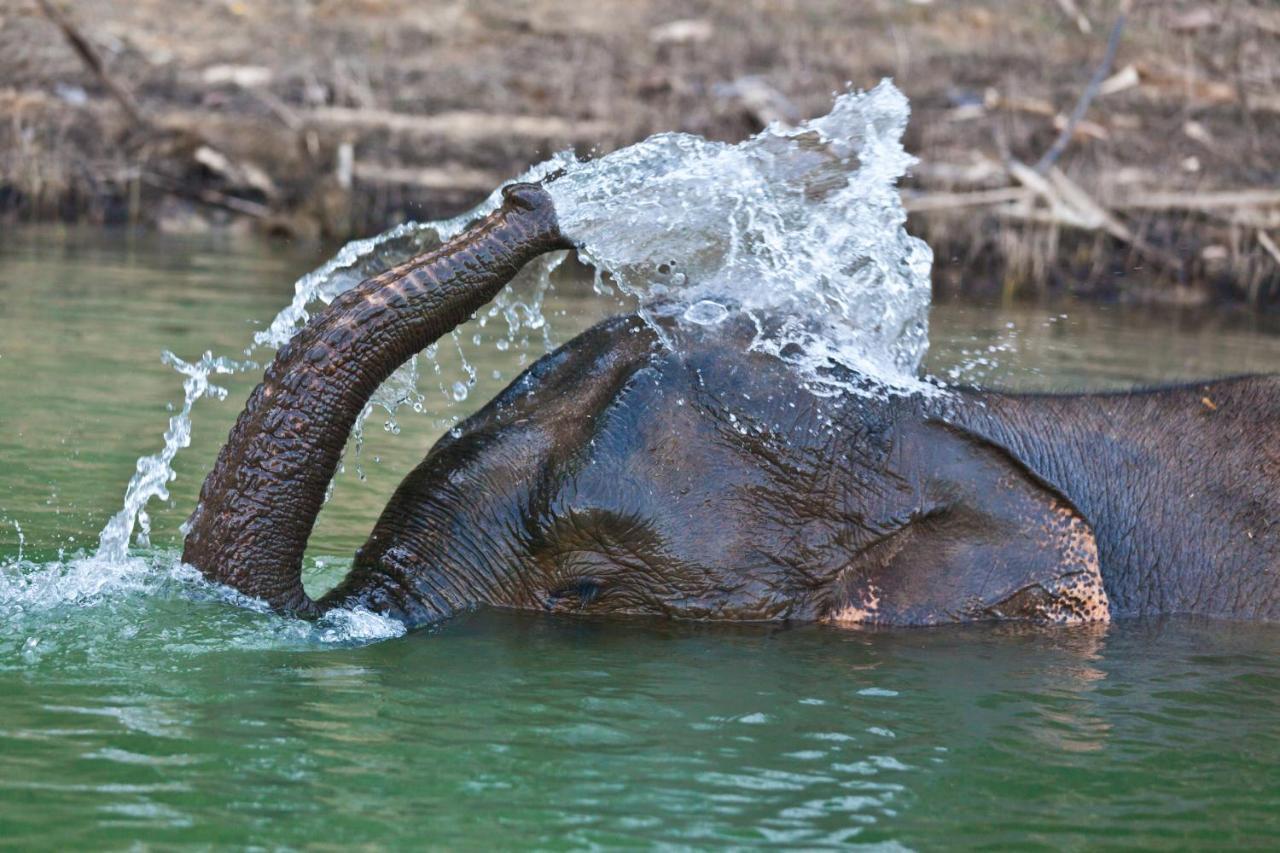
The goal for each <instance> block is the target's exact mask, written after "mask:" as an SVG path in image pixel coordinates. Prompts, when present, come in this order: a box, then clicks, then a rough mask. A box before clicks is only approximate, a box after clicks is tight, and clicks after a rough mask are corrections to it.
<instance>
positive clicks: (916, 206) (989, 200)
mask: <svg viewBox="0 0 1280 853" xmlns="http://www.w3.org/2000/svg"><path fill="white" fill-rule="evenodd" d="M1029 195H1030V194H1029V192H1028V190H1027V189H1026V188H1024V187H1000V188H998V189H993V190H975V191H973V192H967V193H921V194H920V195H912V196H907V197H906V198H904V199H903V200H902V202H903V206H904V207H905V208H906V209H907V212H908V213H929V212H934V211H940V210H960V209H964V208H970V207H990V206H991V205H995V204H1007V203H1009V202H1011V201H1025V200H1027V199H1028V198H1029Z"/></svg>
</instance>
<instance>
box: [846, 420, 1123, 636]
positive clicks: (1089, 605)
mask: <svg viewBox="0 0 1280 853" xmlns="http://www.w3.org/2000/svg"><path fill="white" fill-rule="evenodd" d="M896 452H897V454H898V456H899V459H900V460H901V463H900V464H902V465H903V467H904V468H905V469H907V470H908V471H909V472H912V473H910V474H909V475H908V478H907V479H908V481H909V482H910V483H911V484H912V486H913V496H914V497H915V498H916V505H915V506H914V507H913V508H912V510H911V511H910V512H908V513H906V514H905V515H906V517H907V521H906V522H905V523H903V524H902V525H901V526H899V527H897V528H896V529H894V530H891V531H890V532H888V533H887V534H886V535H884V536H883V537H881V538H880V539H879V540H878V541H877V542H876V543H875V544H873V545H872V546H870V547H869V548H867V549H865V550H863V551H862V552H861V553H859V554H858V556H857V558H856V559H855V560H854V561H853V562H851V563H850V565H848V566H847V567H845V568H844V569H843V570H841V572H840V573H839V575H838V576H837V577H836V579H835V581H834V582H833V583H832V585H831V588H830V595H829V598H828V601H827V606H826V608H825V610H826V618H827V621H830V622H833V623H840V624H880V625H935V624H941V623H946V622H963V621H974V620H988V619H1022V620H1032V621H1037V622H1043V623H1058V624H1070V623H1080V622H1098V621H1107V620H1108V619H1109V607H1108V601H1107V594H1106V591H1105V589H1104V588H1103V583H1102V575H1101V572H1100V571H1099V564H1098V546H1097V542H1096V541H1095V539H1094V535H1093V530H1092V529H1091V528H1090V526H1089V524H1088V523H1087V522H1086V521H1085V519H1084V518H1083V517H1081V515H1080V513H1079V512H1078V511H1077V510H1076V509H1075V508H1074V507H1073V506H1072V505H1071V504H1070V502H1068V501H1067V499H1066V498H1065V497H1063V496H1062V495H1060V494H1059V493H1057V492H1056V491H1055V490H1054V489H1053V488H1052V487H1050V486H1048V485H1047V484H1045V483H1043V482H1042V481H1040V480H1039V479H1038V478H1036V477H1035V476H1034V475H1033V474H1031V473H1030V472H1029V471H1028V470H1027V469H1026V468H1025V467H1024V466H1023V465H1022V464H1021V463H1019V462H1018V461H1017V460H1016V459H1014V458H1013V457H1011V456H1010V455H1009V454H1008V453H1007V452H1006V451H1005V450H1003V449H1002V448H999V447H996V446H995V445H992V444H990V443H988V442H986V441H985V440H983V439H981V438H980V437H977V436H973V435H970V434H967V433H963V432H960V431H958V430H955V429H954V428H952V427H950V426H947V425H943V424H936V423H929V424H924V425H921V426H915V427H911V428H910V429H909V430H908V432H907V434H906V435H901V436H899V437H898V441H897V448H896Z"/></svg>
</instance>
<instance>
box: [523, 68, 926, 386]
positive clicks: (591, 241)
mask: <svg viewBox="0 0 1280 853" xmlns="http://www.w3.org/2000/svg"><path fill="white" fill-rule="evenodd" d="M908 114H909V108H908V104H907V99H906V97H905V96H904V95H903V94H902V93H901V92H900V91H898V89H897V88H895V87H894V86H893V84H892V83H891V82H889V81H885V82H883V83H881V84H880V85H879V86H877V87H876V88H875V89H874V90H872V91H870V92H867V93H865V94H853V93H849V94H844V95H841V96H839V97H838V98H836V101H835V104H834V106H833V107H832V110H831V112H830V113H828V114H827V115H825V116H822V117H821V118H817V119H814V120H812V121H808V122H804V123H802V124H801V125H799V126H798V127H794V128H791V127H785V126H783V125H780V124H773V125H770V126H769V127H768V128H766V129H765V130H764V131H762V132H761V133H759V134H757V135H756V136H753V137H751V138H750V139H748V140H746V141H744V142H741V143H739V144H737V145H728V144H725V143H720V142H711V141H708V140H706V139H703V138H701V137H697V136H690V135H687V134H674V133H669V134H660V135H658V136H654V137H651V138H650V139H647V140H645V141H644V142H641V143H638V144H636V145H632V146H630V147H629V148H624V149H622V150H620V151H617V152H614V153H612V154H610V155H608V156H606V157H603V158H601V159H599V160H596V161H593V162H590V163H586V164H581V165H579V166H576V167H574V168H570V169H569V170H568V171H567V173H566V174H565V175H564V176H563V177H561V178H559V179H558V180H556V181H555V182H553V183H551V184H550V185H549V186H548V191H549V192H550V193H551V195H552V197H553V198H554V200H555V204H556V211H557V214H558V216H559V218H560V223H561V228H562V230H563V231H564V232H565V234H566V235H567V236H568V237H569V238H570V239H572V240H573V241H574V242H575V243H578V244H580V245H581V246H582V247H583V248H582V251H581V252H580V254H581V255H582V256H583V257H584V258H585V259H586V260H588V261H589V262H590V263H592V264H593V265H595V266H597V267H598V268H600V269H602V270H604V271H605V272H606V273H607V274H608V275H609V276H610V277H611V278H612V279H613V280H614V281H615V282H617V283H618V284H619V286H620V287H621V288H622V289H623V290H624V291H625V292H628V293H631V294H634V295H635V296H636V297H637V298H638V299H639V300H640V301H641V302H642V303H648V302H650V301H652V300H662V301H664V302H669V301H673V300H674V301H675V302H676V303H677V304H679V305H683V306H689V310H687V311H685V312H684V314H683V317H684V318H685V319H686V320H688V321H690V322H693V323H705V322H707V321H714V319H715V317H717V316H720V315H719V312H718V311H716V310H715V309H714V308H711V306H715V305H719V306H722V307H727V306H736V307H737V308H738V309H739V310H742V311H745V312H747V313H748V314H749V315H750V316H752V317H753V318H754V319H755V320H756V321H757V322H756V325H757V328H759V329H760V333H759V336H758V337H757V339H756V341H755V342H754V343H753V345H752V346H753V347H754V348H755V349H759V350H762V351H765V352H770V353H772V354H774V355H776V356H778V357H779V358H782V359H784V360H786V361H788V362H790V363H792V364H793V365H795V366H796V368H797V369H798V370H799V371H800V372H801V373H802V374H803V376H804V377H805V378H806V379H808V380H810V382H811V384H812V385H813V386H814V387H815V388H817V387H822V386H827V385H829V384H831V383H832V382H833V381H834V380H832V379H831V377H830V375H829V371H828V370H827V368H829V367H830V365H831V364H832V363H833V362H834V363H837V364H841V365H844V366H846V367H849V368H852V369H854V370H857V371H859V372H860V373H861V374H863V377H864V378H868V379H872V380H875V381H877V382H879V383H881V384H883V385H885V386H888V387H890V388H896V389H911V390H922V391H927V390H931V389H932V386H927V385H924V384H923V383H920V382H919V381H918V379H917V374H918V371H919V367H920V362H921V360H922V359H923V357H924V354H925V350H926V348H927V346H928V310H929V302H930V283H929V270H930V266H931V264H932V258H933V256H932V252H931V251H930V250H929V247H928V246H927V245H926V244H925V243H924V242H923V241H921V240H919V239H917V238H915V237H912V236H910V235H909V234H907V232H906V229H905V228H904V223H905V222H906V213H905V211H904V210H903V207H902V202H901V199H900V197H899V195H898V190H897V181H898V179H899V178H900V177H901V176H902V175H903V174H904V172H905V171H906V169H907V168H908V167H909V166H910V165H911V164H912V163H914V162H915V160H914V158H913V157H911V156H910V155H909V154H907V153H906V152H905V151H904V150H903V148H902V142H901V137H902V132H903V130H904V129H905V127H906V122H907V117H908ZM699 306H703V307H699Z"/></svg>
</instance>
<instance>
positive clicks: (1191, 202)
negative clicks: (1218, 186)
mask: <svg viewBox="0 0 1280 853" xmlns="http://www.w3.org/2000/svg"><path fill="white" fill-rule="evenodd" d="M1276 206H1280V190H1223V191H1219V192H1195V193H1180V192H1153V193H1148V194H1146V195H1143V196H1139V197H1136V198H1131V199H1125V200H1122V201H1118V202H1115V203H1114V204H1113V205H1112V207H1114V208H1115V209H1116V210H1187V211H1209V210H1214V209H1218V208H1224V207H1233V208H1257V207H1276Z"/></svg>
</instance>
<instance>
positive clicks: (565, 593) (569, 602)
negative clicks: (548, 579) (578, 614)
mask: <svg viewBox="0 0 1280 853" xmlns="http://www.w3.org/2000/svg"><path fill="white" fill-rule="evenodd" d="M600 589H601V583H600V581H599V580H597V579H596V578H576V579H575V580H573V581H570V582H569V583H566V584H562V585H561V586H558V587H556V588H555V589H553V590H551V592H550V593H549V594H548V595H547V607H548V609H551V608H555V607H585V606H586V605H588V604H590V603H591V602H593V601H595V600H596V599H597V598H599V597H600Z"/></svg>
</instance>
